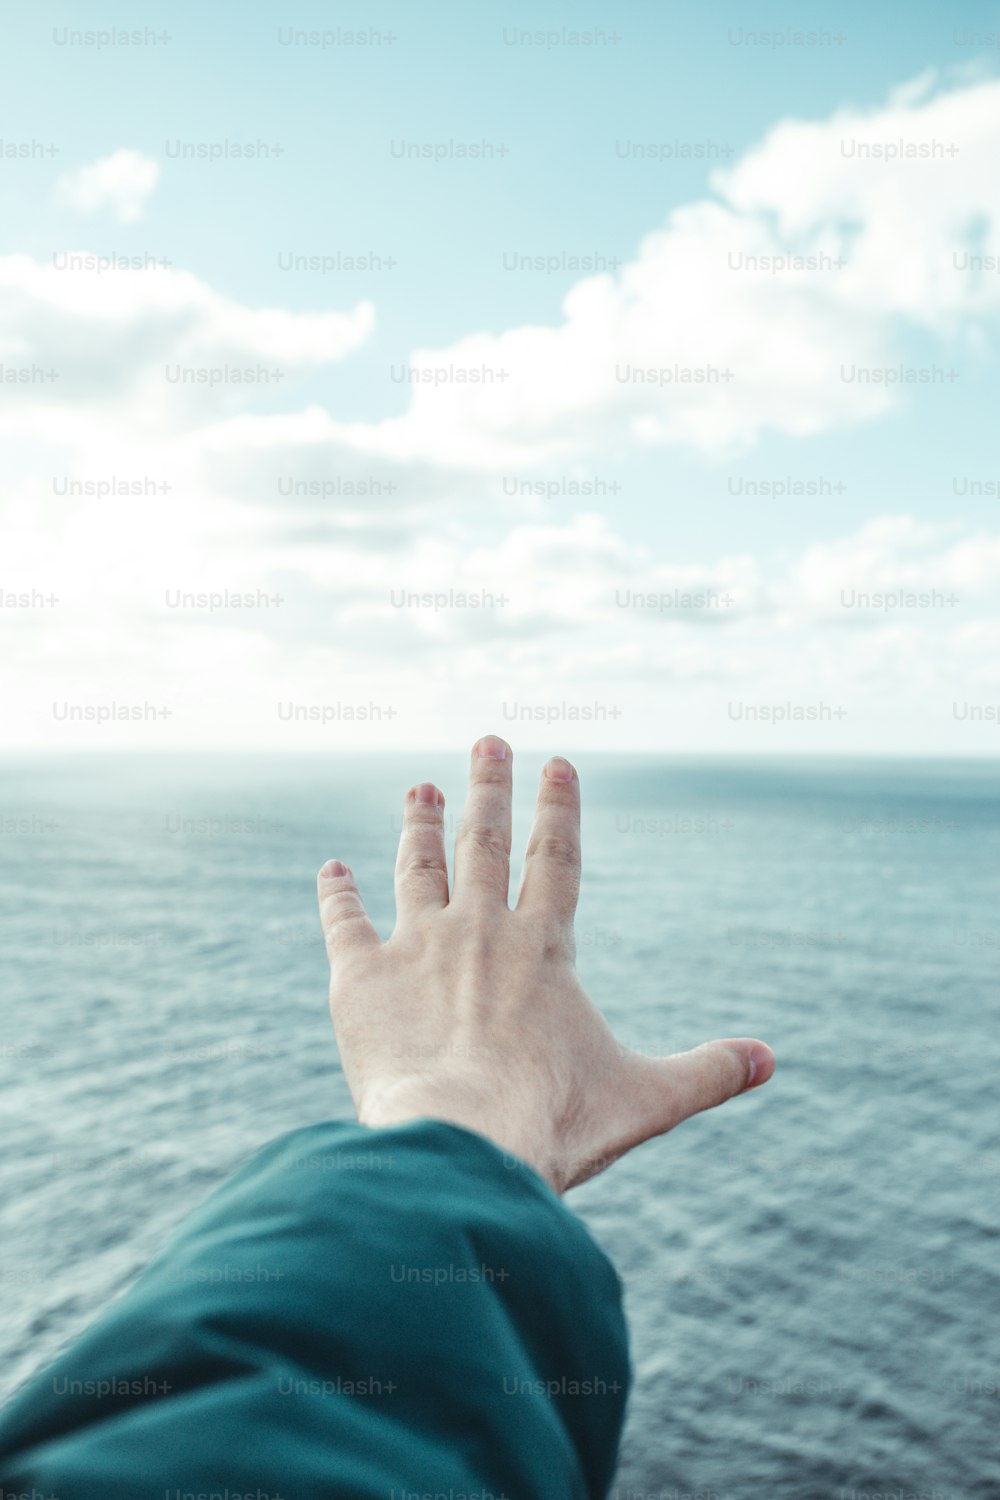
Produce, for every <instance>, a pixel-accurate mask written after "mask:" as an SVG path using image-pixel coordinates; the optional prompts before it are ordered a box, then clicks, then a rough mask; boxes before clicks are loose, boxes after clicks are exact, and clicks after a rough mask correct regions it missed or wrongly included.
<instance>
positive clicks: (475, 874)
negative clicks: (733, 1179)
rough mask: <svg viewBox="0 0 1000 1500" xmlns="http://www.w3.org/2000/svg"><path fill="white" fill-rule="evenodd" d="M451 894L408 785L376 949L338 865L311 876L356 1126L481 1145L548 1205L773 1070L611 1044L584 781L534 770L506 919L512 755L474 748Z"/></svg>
mask: <svg viewBox="0 0 1000 1500" xmlns="http://www.w3.org/2000/svg"><path fill="white" fill-rule="evenodd" d="M469 781H470V784H469V795H468V799H467V801H466V805H465V813H464V815H463V818H462V823H461V827H460V829H459V832H458V837H457V839H456V842H455V870H454V877H453V879H452V883H451V888H450V890H449V884H448V867H447V862H446V859H445V847H444V797H443V796H442V794H441V793H440V792H439V791H438V790H437V788H436V787H434V786H431V785H426V784H425V785H422V786H418V787H413V788H411V790H410V791H409V792H408V793H407V795H406V799H405V820H404V826H403V832H402V837H401V839H400V844H399V857H398V860H397V862H396V917H397V919H396V928H395V931H394V932H393V934H392V936H391V937H390V938H389V939H388V941H387V942H384V943H383V942H382V941H381V939H380V938H379V936H378V933H377V932H376V931H375V928H374V927H373V926H372V924H371V921H370V920H369V918H368V915H367V913H366V912H365V908H364V905H363V903H362V900H361V897H360V895H359V894H358V889H357V886H356V885H355V883H354V877H353V876H352V874H351V872H350V870H349V869H348V867H347V866H346V865H344V864H342V863H341V862H340V861H339V860H330V861H328V862H327V863H326V864H325V865H324V866H323V868H322V870H321V871H320V873H319V905H320V918H321V921H322V924H323V932H324V935H325V938H326V945H327V952H328V954H329V958H330V1008H331V1011H332V1013H333V1024H334V1030H335V1031H336V1034H337V1041H338V1044H339V1046H340V1055H341V1059H342V1061H343V1066H344V1074H345V1076H346V1078H347V1083H348V1086H349V1088H350V1090H351V1095H352V1097H353V1099H354V1104H355V1107H356V1109H357V1113H358V1119H359V1120H360V1121H361V1123H362V1124H365V1125H370V1126H381V1125H397V1124H402V1123H404V1122H405V1121H408V1120H415V1119H421V1118H426V1117H433V1118H435V1119H440V1120H448V1121H451V1122H452V1123H453V1124H457V1125H463V1126H465V1127H466V1128H467V1129H469V1130H474V1131H478V1132H479V1134H480V1135H484V1136H486V1137H488V1138H489V1139H490V1140H492V1141H494V1142H495V1143H496V1144H497V1145H498V1146H500V1147H501V1148H502V1149H503V1150H504V1151H506V1152H509V1153H512V1154H513V1155H515V1156H517V1157H520V1158H521V1159H522V1160H523V1161H526V1162H528V1163H529V1164H530V1165H531V1166H533V1167H534V1168H535V1169H536V1171H538V1172H539V1173H541V1175H542V1176H543V1177H545V1178H546V1179H547V1180H548V1181H549V1182H550V1183H551V1185H552V1186H553V1188H555V1190H556V1191H557V1192H564V1191H565V1190H566V1189H567V1188H570V1187H574V1186H575V1185H576V1184H577V1183H579V1182H583V1181H585V1180H586V1178H588V1177H592V1176H593V1175H594V1174H595V1173H597V1172H600V1171H603V1169H604V1168H605V1167H607V1166H609V1165H610V1164H611V1162H613V1161H614V1160H615V1159H616V1158H617V1157H619V1156H622V1155H623V1154H624V1153H625V1152H626V1151H628V1150H630V1149H631V1147H633V1146H637V1145H639V1144H640V1143H641V1142H642V1141H646V1140H648V1139H649V1138H650V1137H651V1136H655V1135H661V1134H663V1132H664V1131H667V1130H672V1129H673V1127H674V1126H675V1125H677V1124H679V1123H680V1121H681V1120H686V1119H687V1117H688V1116H689V1115H693V1114H695V1113H696V1112H697V1111H698V1110H702V1109H710V1108H711V1107H712V1106H713V1105H715V1104H722V1103H723V1102H724V1100H726V1099H730V1098H732V1097H733V1096H734V1095H735V1094H741V1093H744V1092H746V1090H747V1089H750V1088H756V1087H757V1086H758V1085H759V1084H762V1083H766V1081H767V1080H768V1079H769V1078H770V1076H771V1074H772V1073H773V1071H774V1055H773V1053H772V1052H771V1050H770V1048H769V1047H766V1046H765V1045H764V1044H763V1043H762V1042H757V1041H753V1040H752V1039H747V1038H743V1037H740V1038H736V1039H733V1038H727V1039H726V1040H724V1041H714V1042H706V1043H704V1044H703V1045H702V1046H700V1047H696V1048H694V1050H693V1051H691V1052H681V1053H677V1054H675V1055H674V1056H672V1057H664V1058H648V1057H643V1056H641V1055H640V1054H639V1053H636V1052H633V1051H631V1050H629V1049H628V1048H625V1047H622V1046H620V1045H619V1044H618V1043H617V1042H616V1041H615V1039H614V1037H613V1035H612V1033H611V1030H610V1028H609V1027H608V1025H607V1022H606V1021H605V1020H604V1017H603V1016H602V1015H601V1013H600V1011H599V1010H597V1008H596V1006H594V1005H593V1004H592V1002H591V1001H590V1000H589V999H588V998H587V996H586V994H585V993H584V991H583V989H582V988H581V986H580V982H579V980H578V979H577V977H576V971H575V969H574V957H575V944H574V940H573V915H574V912H575V910H576V899H577V893H578V891H579V887H580V783H579V780H578V779H577V775H576V772H575V771H574V769H573V767H572V766H571V765H570V764H569V763H568V762H567V761H565V760H561V759H558V758H556V759H553V760H550V761H549V763H548V765H547V766H546V767H545V769H544V771H543V773H542V781H541V787H540V789H539V793H538V807H537V810H536V814H535V825H534V828H533V829H532V832H531V838H530V839H529V841H528V850H527V857H526V860H525V866H524V878H523V880H522V882H521V889H520V892H519V894H518V899H517V905H516V907H515V908H514V910H511V909H510V907H509V905H508V884H509V880H510V837H511V834H510V823H511V818H510V808H511V752H510V747H509V746H508V745H507V744H506V743H505V741H503V740H501V739H498V738H496V737H495V736H493V735H487V736H486V738H485V739H482V740H480V741H479V742H478V744H477V745H476V746H475V747H474V749H473V752H472V767H471V772H470V778H469Z"/></svg>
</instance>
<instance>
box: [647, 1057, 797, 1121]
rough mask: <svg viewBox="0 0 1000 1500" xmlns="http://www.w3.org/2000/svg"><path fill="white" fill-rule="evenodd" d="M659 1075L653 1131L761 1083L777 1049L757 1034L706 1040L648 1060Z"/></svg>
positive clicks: (743, 1092)
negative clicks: (720, 1039) (655, 1123)
mask: <svg viewBox="0 0 1000 1500" xmlns="http://www.w3.org/2000/svg"><path fill="white" fill-rule="evenodd" d="M650 1062H651V1066H652V1068H653V1069H654V1070H655V1072H656V1074H657V1075H658V1078H659V1083H660V1088H659V1089H657V1091H656V1092H657V1094H658V1096H659V1098H658V1108H657V1113H658V1114H659V1115H660V1119H661V1121H662V1123H660V1124H659V1125H658V1126H657V1127H656V1128H655V1131H654V1133H656V1134H661V1133H662V1132H663V1131H665V1130H672V1129H673V1127H674V1126H675V1125H679V1124H680V1122H681V1121H682V1120H686V1119H688V1118H689V1116H691V1115H696V1114H698V1113H699V1111H701V1110H703V1109H714V1108H715V1106H716V1105H717V1104H724V1103H725V1102H726V1100H727V1099H732V1098H734V1097H735V1096H736V1095H737V1094H745V1093H747V1091H748V1090H750V1089H756V1088H759V1087H760V1085H761V1084H762V1083H766V1082H767V1080H768V1079H769V1078H770V1077H771V1074H772V1073H773V1072H774V1053H773V1052H772V1051H771V1049H770V1047H768V1046H767V1045H766V1044H765V1043H764V1042H758V1041H755V1040H754V1038H753V1037H726V1038H725V1039H724V1040H723V1041H716V1042H703V1043H702V1044H701V1046H700V1047H693V1048H692V1049H691V1051H690V1052H675V1053H674V1055H673V1056H672V1057H658V1058H653V1059H651V1060H650Z"/></svg>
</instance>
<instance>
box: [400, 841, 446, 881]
mask: <svg viewBox="0 0 1000 1500" xmlns="http://www.w3.org/2000/svg"><path fill="white" fill-rule="evenodd" d="M402 874H403V879H404V880H410V881H419V882H421V883H425V884H433V885H435V886H437V885H440V884H441V882H442V881H443V880H445V879H446V878H447V872H446V870H445V867H444V862H443V861H442V859H441V855H440V854H439V853H431V851H430V850H427V849H415V850H414V851H413V853H412V854H408V855H407V856H406V859H405V860H404V861H403V868H402Z"/></svg>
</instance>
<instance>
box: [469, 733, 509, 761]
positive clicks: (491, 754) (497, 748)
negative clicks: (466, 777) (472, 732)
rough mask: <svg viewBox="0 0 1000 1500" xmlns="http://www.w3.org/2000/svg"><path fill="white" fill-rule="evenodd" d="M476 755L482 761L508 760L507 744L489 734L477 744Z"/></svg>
mask: <svg viewBox="0 0 1000 1500" xmlns="http://www.w3.org/2000/svg"><path fill="white" fill-rule="evenodd" d="M476 754H477V755H478V756H479V758H480V760H506V759H507V742H506V740H502V739H500V738H499V737H498V736H497V735H495V734H487V735H485V736H484V738H483V739H481V740H477V742H476Z"/></svg>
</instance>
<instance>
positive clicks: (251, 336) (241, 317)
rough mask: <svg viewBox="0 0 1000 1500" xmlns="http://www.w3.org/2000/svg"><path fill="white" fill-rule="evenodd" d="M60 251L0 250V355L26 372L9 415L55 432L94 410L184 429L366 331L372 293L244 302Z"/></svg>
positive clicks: (371, 319) (190, 279)
mask: <svg viewBox="0 0 1000 1500" xmlns="http://www.w3.org/2000/svg"><path fill="white" fill-rule="evenodd" d="M97 260H98V257H95V256H93V255H88V254H87V253H86V252H82V251H80V252H77V251H66V252H64V253H63V254H61V255H60V256H58V257H53V260H52V262H51V263H50V264H47V265H46V264H42V263H39V262H37V261H35V260H33V259H32V258H31V257H30V256H27V255H9V256H4V257H2V258H0V299H2V316H0V357H2V358H3V359H5V360H6V361H7V363H8V364H9V365H11V366H12V367H14V368H15V369H25V370H28V371H29V372H34V373H33V378H27V377H26V378H25V379H24V380H23V381H22V382H19V383H15V384H12V385H10V386H9V387H8V388H7V391H6V394H5V401H7V400H9V402H10V403H11V405H12V406H13V405H14V404H16V406H17V408H18V410H17V412H16V416H15V418H14V420H15V421H16V424H17V425H18V427H19V428H20V430H22V431H23V430H24V426H25V424H26V423H27V424H32V425H33V426H34V428H35V430H37V431H38V433H39V434H40V435H42V436H44V435H45V434H46V433H50V434H51V436H52V438H53V440H54V441H57V442H58V441H60V440H61V439H63V438H65V436H66V434H67V431H72V430H74V429H76V430H77V431H78V432H79V434H80V440H81V441H83V442H86V441H87V434H88V433H91V432H92V431H93V423H94V422H95V420H97V421H101V422H104V423H105V424H107V425H108V426H109V427H114V428H117V429H119V430H120V431H122V432H127V431H128V430H129V429H131V428H134V427H135V426H136V424H139V425H141V426H142V427H144V428H147V429H153V430H156V429H160V430H169V431H176V432H177V433H178V434H180V435H182V436H183V435H184V434H190V433H191V432H192V431H194V430H197V429H198V428H200V427H202V426H203V425H205V424H206V423H207V422H209V421H210V420H211V419H212V418H213V417H217V416H220V415H223V414H225V413H228V412H234V411H238V410H240V409H242V408H245V407H246V406H247V405H249V404H252V403H253V402H254V401H259V400H260V399H261V398H263V399H264V400H265V401H267V400H268V398H270V400H271V401H274V400H276V399H280V396H281V394H282V392H283V391H284V390H285V389H286V384H285V383H286V382H288V381H289V380H290V379H291V378H293V377H295V376H296V375H301V374H303V373H304V372H306V371H308V370H311V369H314V368H316V367H318V366H321V365H324V364H329V363H331V362H333V361H336V360H341V359H343V358H345V357H346V356H347V355H348V354H351V353H353V352H354V351H355V350H356V349H358V348H359V347H360V346H361V345H362V344H363V343H364V342H365V340H366V339H367V338H368V337H369V335H370V333H371V331H372V329H373V327H374V323H375V312H374V308H373V307H372V304H371V303H370V302H360V303H358V305H357V306H356V307H354V308H353V309H352V310H351V311H349V312H344V313H341V312H317V313H293V312H289V311H288V310H287V309H285V308H280V307H269V308H251V307H246V306H244V305H243V304H242V303H239V302H236V301H234V300H233V299H232V298H230V297H226V296H224V295H223V294H222V293H220V292H217V291H215V290H214V289H213V288H211V287H209V286H206V285H205V283H204V282H202V281H200V280H199V279H198V277H196V276H193V275H191V274H190V272H187V271H181V270H178V269H175V268H173V267H170V266H165V267H160V266H152V267H145V266H143V267H141V268H139V269H134V270H133V269H115V268H109V269H106V270H102V269H101V268H100V267H99V266H98V265H97V264H95V262H96V261H97Z"/></svg>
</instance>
